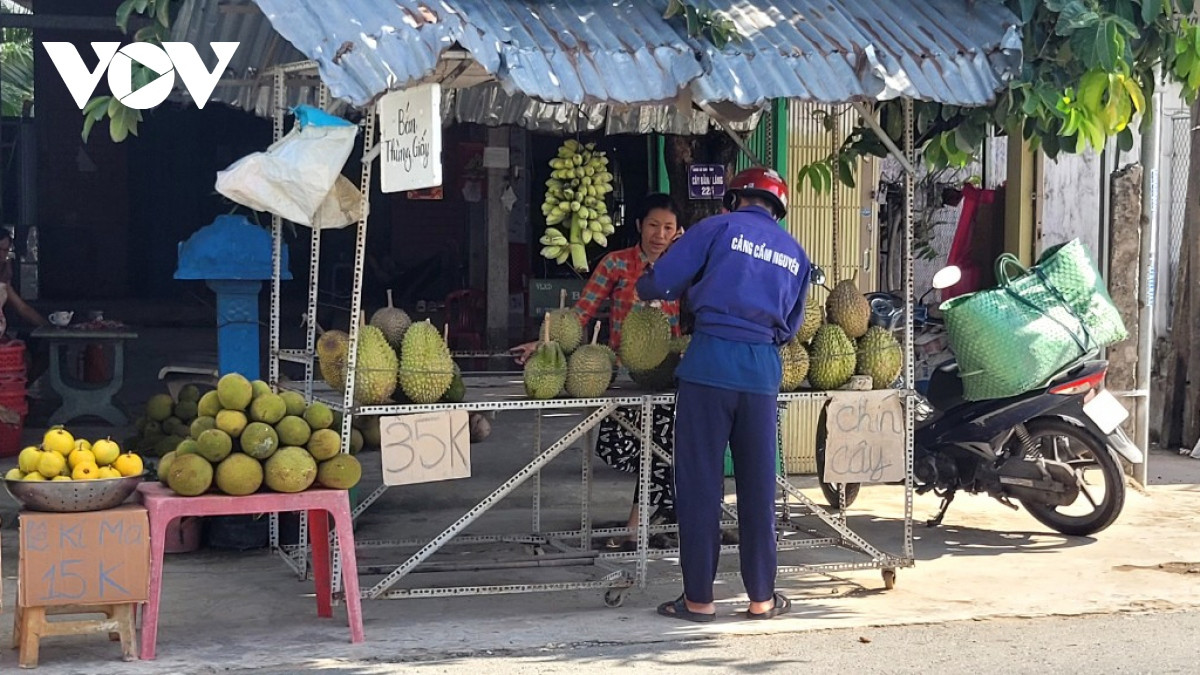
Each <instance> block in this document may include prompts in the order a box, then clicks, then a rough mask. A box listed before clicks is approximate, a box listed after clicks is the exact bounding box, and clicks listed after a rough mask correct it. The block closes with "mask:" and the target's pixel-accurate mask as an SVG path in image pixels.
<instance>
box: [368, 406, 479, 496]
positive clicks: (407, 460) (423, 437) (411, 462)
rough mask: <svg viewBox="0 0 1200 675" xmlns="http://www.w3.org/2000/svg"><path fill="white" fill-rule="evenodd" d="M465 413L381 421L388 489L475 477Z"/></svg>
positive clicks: (381, 453)
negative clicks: (389, 487)
mask: <svg viewBox="0 0 1200 675" xmlns="http://www.w3.org/2000/svg"><path fill="white" fill-rule="evenodd" d="M468 422H469V416H468V415H467V412H466V411H465V410H449V411H443V412H429V413H417V414H415V415H396V416H393V417H381V418H379V432H380V438H381V442H380V446H381V452H380V455H381V456H382V460H383V483H384V485H410V484H412V483H432V482H434V481H439V480H448V479H451V478H469V477H470V476H471V430H470V427H469V426H468Z"/></svg>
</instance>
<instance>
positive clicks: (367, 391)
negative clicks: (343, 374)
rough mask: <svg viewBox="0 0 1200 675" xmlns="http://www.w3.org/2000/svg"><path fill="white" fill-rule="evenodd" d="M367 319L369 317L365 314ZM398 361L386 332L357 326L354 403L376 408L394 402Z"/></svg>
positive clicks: (367, 325) (370, 327) (366, 325)
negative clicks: (393, 393)
mask: <svg viewBox="0 0 1200 675" xmlns="http://www.w3.org/2000/svg"><path fill="white" fill-rule="evenodd" d="M363 318H366V315H365V314H364V315H363ZM398 366H399V359H397V358H396V350H394V349H392V346H391V345H389V344H388V341H387V338H386V337H384V335H383V331H381V330H379V329H378V328H376V327H375V326H372V325H369V324H366V323H363V324H360V325H359V327H358V352H357V358H356V359H355V363H354V402H355V403H357V404H359V405H376V404H380V403H384V402H386V401H388V400H389V399H391V397H392V392H394V391H396V369H397V367H398Z"/></svg>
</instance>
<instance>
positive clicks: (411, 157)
mask: <svg viewBox="0 0 1200 675" xmlns="http://www.w3.org/2000/svg"><path fill="white" fill-rule="evenodd" d="M441 108H442V88H441V86H440V85H437V84H426V85H422V86H420V87H414V88H412V89H405V90H402V91H393V92H391V93H388V94H385V95H384V96H383V97H382V98H380V99H379V135H380V139H381V140H380V142H381V144H382V147H381V148H380V150H381V152H380V153H379V161H380V164H381V167H380V183H381V185H382V189H383V191H384V192H403V191H405V190H420V189H423V188H431V187H436V186H438V185H441V184H442V110H441Z"/></svg>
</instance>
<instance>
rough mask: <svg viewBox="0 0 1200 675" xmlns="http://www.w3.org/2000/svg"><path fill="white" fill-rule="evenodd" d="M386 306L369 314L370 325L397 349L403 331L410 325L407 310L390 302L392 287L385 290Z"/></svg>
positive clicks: (410, 321)
mask: <svg viewBox="0 0 1200 675" xmlns="http://www.w3.org/2000/svg"><path fill="white" fill-rule="evenodd" d="M387 300H388V304H387V307H380V308H379V309H377V310H375V313H374V314H372V315H371V322H370V323H371V325H372V326H375V327H376V328H378V329H379V330H381V331H383V337H384V338H386V339H387V343H388V344H389V345H391V346H392V349H395V350H399V349H400V345H401V343H402V342H403V340H404V333H405V331H407V330H408V327H409V326H411V325H412V319H410V318H409V317H408V312H405V311H404V310H402V309H400V308H399V307H396V306H395V305H393V304H392V289H390V288H389V289H388V292H387Z"/></svg>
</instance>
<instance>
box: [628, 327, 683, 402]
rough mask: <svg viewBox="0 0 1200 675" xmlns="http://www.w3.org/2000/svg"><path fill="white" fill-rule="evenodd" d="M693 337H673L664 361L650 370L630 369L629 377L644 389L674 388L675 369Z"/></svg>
mask: <svg viewBox="0 0 1200 675" xmlns="http://www.w3.org/2000/svg"><path fill="white" fill-rule="evenodd" d="M691 339H692V336H690V335H684V336H682V337H676V338H671V342H670V347H669V349H668V350H667V357H666V358H665V359H663V361H662V363H660V364H658V365H657V366H655V367H654V368H651V369H650V370H631V371H629V379H631V380H633V381H634V382H635V383H636V384H638V385H639V386H640V387H642V388H643V389H649V390H651V391H659V390H662V389H672V388H674V387H675V369H676V368H678V367H679V362H680V361H682V360H683V353H684V352H685V351H686V350H687V346H688V343H689V342H690V341H691Z"/></svg>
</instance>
